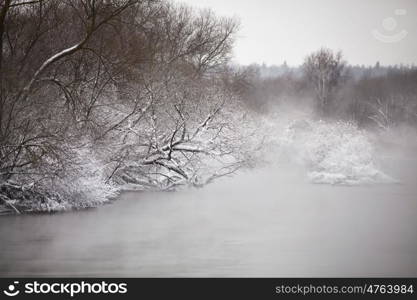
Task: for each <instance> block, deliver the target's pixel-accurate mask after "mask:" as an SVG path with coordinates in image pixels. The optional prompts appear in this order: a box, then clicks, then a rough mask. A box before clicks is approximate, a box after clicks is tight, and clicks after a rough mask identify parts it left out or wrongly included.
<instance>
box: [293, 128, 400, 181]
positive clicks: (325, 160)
mask: <svg viewBox="0 0 417 300" xmlns="http://www.w3.org/2000/svg"><path fill="white" fill-rule="evenodd" d="M285 138H286V139H285V141H286V142H287V143H288V144H289V145H290V146H291V147H292V149H294V150H295V152H296V153H297V158H298V160H299V162H301V163H302V164H304V165H305V166H306V167H307V170H308V178H309V180H310V181H311V182H313V183H322V184H339V185H357V184H369V183H381V182H393V181H394V180H393V179H392V178H390V177H389V176H388V175H386V174H384V173H383V172H382V171H381V170H380V169H379V168H378V166H377V163H376V161H375V159H374V158H375V150H374V148H373V145H372V144H371V142H370V140H369V138H368V136H367V134H366V133H365V132H364V131H363V130H360V129H358V127H357V126H356V125H355V124H353V123H350V122H342V121H339V122H325V121H321V120H320V121H307V120H302V121H300V120H298V121H294V122H292V123H291V124H290V125H289V126H287V129H286V134H285Z"/></svg>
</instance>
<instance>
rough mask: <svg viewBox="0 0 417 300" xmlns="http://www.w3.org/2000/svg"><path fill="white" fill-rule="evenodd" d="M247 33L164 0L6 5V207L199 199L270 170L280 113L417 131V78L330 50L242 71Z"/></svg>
mask: <svg viewBox="0 0 417 300" xmlns="http://www.w3.org/2000/svg"><path fill="white" fill-rule="evenodd" d="M238 28H239V22H238V21H237V20H235V19H230V18H222V17H218V16H216V15H215V14H214V13H213V12H212V11H210V10H195V9H192V8H190V7H187V6H184V5H180V4H174V3H172V2H169V1H164V0H101V1H99V0H96V1H94V0H66V1H56V0H35V1H28V0H27V1H25V0H2V2H1V9H0V45H1V47H0V49H1V51H0V70H1V71H0V202H1V203H2V205H3V206H4V207H5V208H7V209H8V210H13V211H14V212H16V213H20V212H30V211H57V210H65V209H71V208H84V207H92V206H96V205H99V204H101V203H103V202H106V201H108V200H109V199H111V198H113V197H115V196H117V194H118V192H119V191H121V190H123V189H133V188H134V189H141V190H175V189H176V188H178V187H180V186H195V187H201V186H203V185H205V184H207V183H210V182H212V181H213V180H215V179H217V178H220V177H223V176H228V175H231V174H233V173H235V172H236V171H237V170H239V169H241V168H247V167H253V166H254V165H256V164H257V163H258V162H260V161H262V151H260V150H261V149H262V147H263V145H264V142H265V130H264V128H262V122H260V120H262V118H263V116H265V115H266V114H267V113H268V111H269V110H270V109H271V107H275V106H278V107H279V105H281V104H290V105H293V106H308V107H312V108H313V109H314V111H315V112H316V113H317V118H321V119H325V120H327V119H334V120H339V119H341V120H348V121H353V122H355V123H356V124H357V125H358V126H359V127H361V128H368V127H374V128H375V127H376V128H379V129H381V130H386V129H388V128H390V127H394V126H397V125H400V124H408V125H411V126H415V125H416V122H417V85H416V82H417V70H416V68H415V67H381V66H379V64H378V65H376V66H375V67H373V68H358V67H352V66H349V65H348V64H347V62H345V61H344V60H343V56H342V54H341V53H338V52H334V51H332V50H329V49H325V48H323V49H320V50H318V51H317V52H315V53H312V54H311V55H309V56H308V57H306V60H305V63H304V65H303V66H301V67H299V68H289V67H288V66H283V67H281V68H278V69H279V70H280V71H279V72H276V71H272V72H271V70H270V69H271V68H267V67H262V66H255V65H252V66H248V67H245V66H235V65H233V64H232V63H231V60H232V56H231V53H232V49H233V42H234V40H235V38H236V33H237V32H238ZM272 69H273V68H272Z"/></svg>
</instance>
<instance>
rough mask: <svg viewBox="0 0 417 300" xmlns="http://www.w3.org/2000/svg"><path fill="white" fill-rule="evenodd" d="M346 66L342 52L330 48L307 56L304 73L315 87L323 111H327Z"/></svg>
mask: <svg viewBox="0 0 417 300" xmlns="http://www.w3.org/2000/svg"><path fill="white" fill-rule="evenodd" d="M344 68H345V62H344V61H343V57H342V53H341V52H337V53H335V52H333V51H332V50H330V49H326V48H322V49H320V50H319V51H317V52H315V53H312V54H310V55H309V56H307V57H306V58H305V61H304V65H303V69H304V73H305V76H306V78H307V80H308V81H309V83H310V84H311V85H312V86H313V87H314V90H315V93H316V98H317V101H318V106H319V109H320V111H321V112H325V111H326V108H327V106H328V104H329V101H330V96H331V94H332V92H333V91H334V90H335V88H336V87H338V86H339V84H340V83H341V80H342V78H343V71H344Z"/></svg>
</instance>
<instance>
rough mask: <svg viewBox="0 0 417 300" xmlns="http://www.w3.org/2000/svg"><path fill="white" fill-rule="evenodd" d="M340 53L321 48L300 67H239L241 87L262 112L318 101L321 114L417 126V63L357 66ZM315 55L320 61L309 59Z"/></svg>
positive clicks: (366, 123)
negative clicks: (278, 107)
mask: <svg viewBox="0 0 417 300" xmlns="http://www.w3.org/2000/svg"><path fill="white" fill-rule="evenodd" d="M337 55H338V53H336V52H333V51H331V50H329V49H321V50H319V51H317V52H315V53H313V54H311V55H310V56H309V57H307V58H306V61H305V63H304V64H303V65H302V66H299V67H289V66H288V65H287V64H285V63H284V64H283V65H281V66H266V65H250V66H247V67H239V68H237V69H239V70H240V73H241V74H242V77H241V78H240V79H239V80H237V81H236V83H235V86H236V89H237V90H238V91H240V93H241V95H242V97H243V99H245V101H246V103H247V104H248V105H249V106H250V107H252V108H253V109H256V110H259V111H268V110H269V109H270V108H271V105H276V104H283V103H285V104H296V105H313V106H314V107H315V109H316V110H317V112H318V113H319V116H321V117H327V118H336V119H338V118H343V119H348V120H353V121H355V122H357V123H358V125H360V126H377V127H379V128H385V129H386V128H388V127H392V126H395V125H398V124H408V125H413V126H417V67H416V66H405V65H396V66H381V65H380V64H379V63H376V64H375V65H374V66H351V65H348V64H347V62H345V61H344V60H343V58H342V56H340V59H339V61H338V60H337V59H336V58H337ZM339 55H341V54H339ZM312 57H313V58H316V61H315V62H316V64H314V62H313V61H312V60H310V61H309V60H308V58H312ZM320 57H321V58H323V57H324V58H323V59H322V60H321V61H320ZM328 58H331V59H334V61H333V62H332V60H331V59H330V60H326V59H328ZM332 63H333V64H334V67H332ZM332 68H333V69H332ZM335 70H336V71H335ZM243 74H245V75H244V76H243ZM320 98H322V99H321V100H320ZM321 101H322V102H323V101H324V102H325V103H324V106H323V105H320V102H321Z"/></svg>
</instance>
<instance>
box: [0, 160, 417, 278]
mask: <svg viewBox="0 0 417 300" xmlns="http://www.w3.org/2000/svg"><path fill="white" fill-rule="evenodd" d="M384 167H385V170H388V172H389V173H390V174H391V175H393V176H395V177H396V178H398V179H399V180H400V183H396V184H380V185H363V186H331V185H317V184H311V183H309V182H308V181H307V179H306V177H305V172H304V171H303V170H302V168H297V167H294V166H292V165H285V164H283V165H277V166H276V167H265V168H262V169H257V170H250V171H247V172H243V173H241V174H239V175H237V176H235V177H233V178H226V179H223V180H221V181H218V182H216V183H213V184H211V185H209V186H207V187H204V188H201V189H186V190H184V191H179V192H171V193H170V192H166V193H143V192H142V193H141V192H126V193H124V194H122V196H121V197H120V199H118V200H117V201H114V202H112V203H110V204H108V205H105V206H103V207H99V208H96V209H90V210H85V211H76V212H69V213H57V214H52V215H47V214H42V215H29V216H5V217H1V218H0V275H1V276H133V277H135V276H138V277H151V276H162V277H176V276H182V277H184V276H185V277H189V276H190V277H194V276H220V277H222V276H238V277H242V276H243V277H245V276H417V182H416V178H417V161H416V160H415V159H405V158H403V159H397V158H396V159H391V158H386V159H384Z"/></svg>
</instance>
